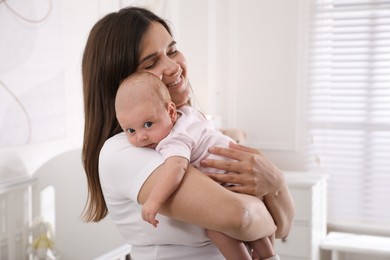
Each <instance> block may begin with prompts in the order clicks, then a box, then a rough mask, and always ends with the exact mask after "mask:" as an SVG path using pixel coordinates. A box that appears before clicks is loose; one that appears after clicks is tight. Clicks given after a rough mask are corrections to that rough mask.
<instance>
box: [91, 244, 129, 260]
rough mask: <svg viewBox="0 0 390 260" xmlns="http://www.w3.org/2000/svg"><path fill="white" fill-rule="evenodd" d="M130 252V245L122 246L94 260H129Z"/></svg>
mask: <svg viewBox="0 0 390 260" xmlns="http://www.w3.org/2000/svg"><path fill="white" fill-rule="evenodd" d="M130 251H131V246H130V245H122V246H120V247H117V248H115V249H114V250H111V251H110V252H107V253H105V254H103V255H101V256H99V257H97V258H95V259H94V260H130V259H131V256H130Z"/></svg>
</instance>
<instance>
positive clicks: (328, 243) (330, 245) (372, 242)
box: [321, 232, 390, 260]
mask: <svg viewBox="0 0 390 260" xmlns="http://www.w3.org/2000/svg"><path fill="white" fill-rule="evenodd" d="M321 248H322V249H325V250H331V251H332V260H338V259H339V253H340V252H345V253H360V254H365V255H381V256H388V257H390V237H381V236H368V235H358V234H351V233H341V232H330V233H329V234H328V235H327V236H326V238H325V239H323V240H322V243H321Z"/></svg>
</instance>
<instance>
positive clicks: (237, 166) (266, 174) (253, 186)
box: [202, 142, 295, 238]
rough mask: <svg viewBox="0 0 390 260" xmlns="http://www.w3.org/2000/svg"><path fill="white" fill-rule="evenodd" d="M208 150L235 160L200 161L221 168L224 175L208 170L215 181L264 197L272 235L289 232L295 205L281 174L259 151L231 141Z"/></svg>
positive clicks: (242, 191) (281, 236)
mask: <svg viewBox="0 0 390 260" xmlns="http://www.w3.org/2000/svg"><path fill="white" fill-rule="evenodd" d="M209 151H210V153H213V154H216V155H221V156H225V157H227V158H230V159H233V160H235V161H228V160H204V161H203V162H202V166H205V167H212V168H217V169H221V170H225V171H226V172H228V173H226V174H216V173H208V175H209V176H210V177H211V178H212V179H213V180H215V181H217V182H222V183H232V184H236V185H233V186H230V187H228V189H229V190H231V191H234V192H239V193H245V194H249V195H253V196H256V197H258V198H259V199H262V200H263V199H264V204H265V205H266V206H267V209H268V211H269V212H270V213H271V215H272V218H273V220H274V222H275V224H276V226H277V230H276V232H275V237H276V238H284V237H286V236H287V235H288V233H289V232H290V229H291V226H292V223H293V220H294V215H295V206H294V201H293V199H292V197H291V194H290V192H289V190H288V187H287V184H286V180H285V178H284V175H283V173H282V172H281V171H280V170H279V169H278V168H277V167H276V166H275V165H274V164H273V163H272V162H271V161H270V160H269V159H268V158H267V157H266V156H265V155H264V154H263V153H262V152H260V151H258V150H256V149H253V148H249V147H246V146H243V145H238V144H234V143H233V142H231V143H230V144H229V148H222V147H213V148H210V149H209Z"/></svg>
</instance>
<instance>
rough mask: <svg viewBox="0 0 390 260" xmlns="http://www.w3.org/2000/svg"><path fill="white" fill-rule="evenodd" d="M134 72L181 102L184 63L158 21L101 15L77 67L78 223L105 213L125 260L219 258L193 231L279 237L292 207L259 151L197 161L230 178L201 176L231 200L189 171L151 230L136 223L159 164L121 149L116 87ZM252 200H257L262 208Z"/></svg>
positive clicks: (131, 13) (138, 11) (143, 152)
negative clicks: (123, 245) (82, 180)
mask: <svg viewBox="0 0 390 260" xmlns="http://www.w3.org/2000/svg"><path fill="white" fill-rule="evenodd" d="M138 70H146V71H149V72H151V73H153V74H155V75H156V76H158V77H159V78H160V79H162V81H163V82H164V83H165V85H166V86H167V88H168V90H169V92H170V94H171V97H172V100H173V102H174V103H175V104H176V105H178V106H180V105H182V104H184V103H187V102H188V100H189V96H190V84H189V81H188V75H187V73H188V71H187V65H186V60H185V58H184V56H183V54H182V53H180V52H179V51H178V50H177V46H176V42H175V41H174V40H173V38H172V34H171V32H170V29H169V27H168V25H167V24H166V22H165V21H164V20H162V19H161V18H159V17H157V16H156V15H155V14H153V13H151V12H149V11H147V10H145V9H142V8H135V7H132V8H126V9H122V10H120V11H119V12H117V13H111V14H109V15H107V16H105V17H103V18H102V19H101V20H100V21H98V22H97V23H96V24H95V26H94V27H93V28H92V30H91V32H90V35H89V38H88V41H87V44H86V47H85V51H84V56H83V62H82V72H83V85H84V109H85V130H84V146H83V162H84V167H85V171H86V174H87V180H88V188H89V197H88V204H87V206H86V211H85V218H86V220H87V221H95V222H97V221H100V220H101V219H103V218H104V217H105V216H106V215H107V213H108V212H109V213H110V216H111V219H112V220H113V222H114V223H115V224H116V225H117V227H118V229H119V231H120V232H121V234H122V236H123V237H124V238H125V240H126V242H128V243H129V244H131V245H132V246H133V247H132V257H133V259H194V260H195V259H223V257H222V255H221V254H220V253H219V252H218V250H216V247H215V246H214V245H212V244H211V243H210V241H209V240H208V238H207V237H206V236H205V232H204V229H202V228H200V227H205V228H208V229H212V230H217V231H220V232H223V233H225V234H227V235H229V236H231V237H234V238H236V239H239V240H244V241H252V240H256V239H258V238H260V237H264V236H267V235H271V234H272V233H273V232H275V228H276V237H284V236H286V235H287V234H288V232H289V229H290V227H291V222H292V218H293V215H294V208H293V202H292V200H291V196H290V194H289V192H288V189H287V186H286V182H285V180H284V177H283V175H282V173H281V172H280V171H279V170H278V169H277V168H276V167H275V165H273V164H272V162H270V161H269V160H268V159H267V158H266V157H265V156H264V155H263V154H261V153H260V152H259V151H257V150H255V149H252V148H248V147H244V146H239V145H232V146H231V147H230V148H214V149H212V150H211V151H210V152H212V153H215V154H219V155H222V156H226V157H229V158H232V159H235V160H237V162H230V163H227V162H225V161H205V162H204V164H205V166H208V167H214V168H218V169H222V170H225V171H228V172H232V174H225V175H210V177H211V178H212V179H214V180H215V181H220V182H228V183H236V184H238V185H237V186H235V187H232V188H230V189H231V190H233V191H235V192H236V193H234V192H230V191H229V190H227V189H225V188H223V187H222V186H220V185H219V184H218V183H217V182H214V181H212V180H211V179H210V178H208V177H207V176H205V175H204V174H203V173H201V172H199V171H198V170H196V169H195V168H193V167H189V168H188V170H187V172H186V174H185V177H184V179H183V181H182V184H181V188H179V189H178V190H177V191H176V192H175V193H174V194H173V195H172V196H171V197H170V198H169V200H168V201H167V202H166V203H165V204H164V206H163V207H162V208H161V210H160V213H161V214H162V215H164V216H161V217H160V224H159V227H158V228H156V229H154V228H153V227H150V225H149V224H147V223H145V222H143V221H142V218H141V217H140V216H141V214H140V209H141V206H140V204H143V203H144V202H145V201H146V199H147V198H148V195H149V193H150V191H151V189H152V187H153V186H154V184H155V182H156V179H157V178H158V177H159V174H160V171H159V166H160V165H161V164H162V163H163V161H162V158H161V156H160V155H159V154H158V153H157V152H156V151H154V150H151V149H148V148H136V147H134V146H131V145H130V144H129V143H128V141H127V138H126V135H125V134H124V133H123V132H122V130H121V128H120V126H119V124H118V122H117V120H116V116H115V106H114V102H115V95H116V92H117V89H118V87H119V84H120V82H121V81H122V80H123V79H125V78H126V77H127V76H129V75H130V74H132V73H134V72H135V71H138ZM250 195H253V196H250ZM254 196H256V197H258V198H261V199H264V203H265V205H266V206H267V208H266V207H265V206H264V204H262V203H259V200H258V199H257V198H255V197H254ZM267 209H268V211H267ZM269 213H271V215H272V217H271V215H270V214H269ZM187 223H191V224H187ZM192 224H194V225H192ZM275 224H276V227H275ZM198 226H200V227H198ZM259 230H260V232H259Z"/></svg>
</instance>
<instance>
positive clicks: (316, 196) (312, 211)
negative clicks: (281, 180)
mask: <svg viewBox="0 0 390 260" xmlns="http://www.w3.org/2000/svg"><path fill="white" fill-rule="evenodd" d="M285 175H286V180H287V184H288V186H289V189H290V192H291V195H292V197H293V199H294V203H295V209H296V212H295V220H294V224H293V227H292V230H291V232H290V234H289V235H288V237H287V238H285V239H278V240H276V244H275V249H276V252H277V253H278V254H279V255H280V258H281V259H283V260H319V259H320V243H321V240H322V239H323V238H324V237H325V236H326V181H327V177H326V175H319V174H312V173H298V172H285Z"/></svg>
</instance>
